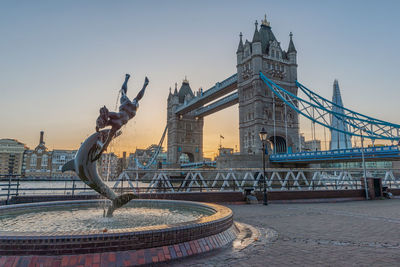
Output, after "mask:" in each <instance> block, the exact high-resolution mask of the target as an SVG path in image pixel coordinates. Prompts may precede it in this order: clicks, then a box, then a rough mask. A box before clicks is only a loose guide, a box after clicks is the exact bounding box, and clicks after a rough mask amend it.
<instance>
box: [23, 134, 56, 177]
mask: <svg viewBox="0 0 400 267" xmlns="http://www.w3.org/2000/svg"><path fill="white" fill-rule="evenodd" d="M43 136H44V132H43V131H41V132H40V139H39V144H38V145H37V146H36V148H35V149H34V150H27V151H26V153H25V159H24V160H25V176H26V177H41V178H45V177H51V157H52V153H51V151H48V149H47V147H46V146H45V142H44V138H43Z"/></svg>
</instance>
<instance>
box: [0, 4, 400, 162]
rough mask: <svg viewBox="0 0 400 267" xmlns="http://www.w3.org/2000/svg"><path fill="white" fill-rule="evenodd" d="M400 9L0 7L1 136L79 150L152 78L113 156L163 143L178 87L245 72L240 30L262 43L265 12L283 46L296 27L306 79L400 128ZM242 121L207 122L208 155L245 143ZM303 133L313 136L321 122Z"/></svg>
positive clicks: (220, 118)
mask: <svg viewBox="0 0 400 267" xmlns="http://www.w3.org/2000/svg"><path fill="white" fill-rule="evenodd" d="M398 10H400V2H399V1H364V0H363V1H361V0H360V1H357V0H353V1H311V0H304V1H294V0H293V1H289V0H283V1H269V0H263V1H209V0H201V1H151V0H149V1H121V0H120V1H90V0H86V1H75V0H69V1H41V0H38V1H1V2H0V36H1V42H0V114H1V116H0V138H13V139H17V140H19V141H21V142H23V143H25V144H27V145H28V146H29V147H30V148H34V147H35V146H36V145H37V144H38V140H39V132H40V131H41V130H43V131H45V141H46V146H47V147H48V148H49V149H77V148H78V146H79V144H80V143H81V142H82V141H83V140H84V139H85V138H86V137H88V136H89V135H90V134H91V133H92V132H93V131H94V127H95V121H96V118H97V116H98V111H99V108H100V107H102V106H103V105H106V106H107V107H109V109H110V110H113V109H115V108H116V101H117V96H118V90H119V89H120V87H121V84H122V82H123V79H124V75H125V73H130V74H131V75H132V76H131V79H130V81H129V87H128V88H129V89H128V96H130V97H131V98H132V97H134V96H135V95H136V93H137V92H138V90H139V89H140V88H141V86H142V84H143V80H144V77H145V76H146V75H147V76H148V77H149V80H150V84H149V86H148V88H147V91H146V94H145V96H144V98H143V99H142V101H141V102H140V108H139V110H138V112H137V115H136V117H135V118H134V119H133V120H131V121H129V122H128V124H127V126H125V128H124V129H123V134H122V135H121V136H120V137H118V138H117V140H116V141H115V142H114V144H113V145H112V147H111V149H112V151H114V152H116V153H121V152H122V151H128V152H133V151H134V150H135V148H145V147H147V146H149V145H151V144H153V143H158V141H159V139H160V137H161V135H162V131H163V129H164V127H165V124H166V116H167V114H166V104H167V97H168V93H169V87H173V86H174V84H175V82H177V83H178V84H179V85H180V84H181V83H182V80H183V79H184V77H185V75H186V76H187V78H188V80H189V82H190V86H191V88H192V89H193V90H197V89H198V88H200V87H202V88H204V90H206V89H207V88H210V87H211V86H212V85H214V84H215V83H216V82H218V81H221V80H223V79H225V78H227V77H228V76H230V75H232V74H234V73H235V72H236V49H237V45H238V41H239V33H240V32H243V37H244V39H249V40H251V39H252V36H253V32H254V21H255V20H258V21H260V20H261V19H262V18H263V17H264V14H267V19H268V21H270V23H271V27H272V31H273V32H274V34H275V36H276V37H277V39H278V41H279V42H281V47H282V48H283V49H285V50H286V49H287V46H288V42H289V32H291V31H292V32H293V40H294V44H295V46H296V49H297V52H298V58H297V62H298V80H299V81H300V82H301V83H302V84H304V85H306V86H307V87H308V88H310V89H312V90H313V91H315V92H317V93H318V94H320V95H322V96H325V97H327V98H331V97H332V84H333V80H334V79H335V78H336V79H338V80H339V85H340V88H341V93H342V98H343V102H344V105H345V106H346V107H347V108H350V109H353V110H356V111H358V112H360V113H363V114H366V115H370V116H373V117H376V118H379V119H382V120H386V121H389V122H393V123H400V118H399V115H398V114H399V111H400V108H399V106H398V103H399V99H400V88H399V87H400V85H399V83H398V81H397V78H398V77H399V76H400V69H399V62H400V53H399V51H398V50H399V49H400V19H399V16H398ZM238 116H239V114H238V106H237V105H236V106H233V107H230V108H228V109H225V110H223V111H221V112H218V113H216V114H213V115H211V116H208V117H206V118H205V124H204V148H203V150H204V152H205V156H208V157H212V156H213V155H214V153H215V151H216V150H217V147H218V145H219V142H220V140H219V136H220V134H221V135H223V136H224V137H225V138H224V139H223V140H222V145H223V146H226V147H233V148H235V146H237V148H239V134H238V127H239V124H238ZM301 131H302V132H303V133H304V134H305V136H306V139H309V137H310V124H309V123H308V122H306V121H304V120H301ZM322 132H323V131H322V130H321V129H319V130H318V133H317V138H319V139H322V137H321V134H322ZM164 145H165V146H166V143H165V144H164Z"/></svg>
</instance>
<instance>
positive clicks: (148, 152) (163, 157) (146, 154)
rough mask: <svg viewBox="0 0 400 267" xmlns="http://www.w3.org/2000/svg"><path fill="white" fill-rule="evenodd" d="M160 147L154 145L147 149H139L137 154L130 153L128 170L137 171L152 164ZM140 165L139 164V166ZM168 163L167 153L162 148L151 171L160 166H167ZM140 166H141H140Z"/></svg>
mask: <svg viewBox="0 0 400 267" xmlns="http://www.w3.org/2000/svg"><path fill="white" fill-rule="evenodd" d="M157 149H158V146H157V145H155V144H153V145H151V146H149V147H147V148H146V149H140V148H137V149H136V151H135V153H130V154H129V157H128V160H127V161H128V168H129V169H136V168H141V167H142V166H146V165H147V164H149V163H150V161H151V159H152V158H153V156H154V155H155V153H156V152H157ZM137 163H139V164H137ZM166 163H167V153H166V152H164V148H163V147H161V148H160V151H159V152H158V155H157V157H156V159H155V160H154V161H153V164H152V166H150V168H151V169H155V168H157V166H158V164H162V165H165V164H166ZM138 165H139V166H138Z"/></svg>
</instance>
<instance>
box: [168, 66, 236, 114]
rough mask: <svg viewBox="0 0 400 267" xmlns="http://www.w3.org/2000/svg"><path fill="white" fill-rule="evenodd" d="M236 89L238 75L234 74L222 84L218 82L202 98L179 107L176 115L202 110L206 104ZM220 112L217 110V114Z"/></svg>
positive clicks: (196, 98)
mask: <svg viewBox="0 0 400 267" xmlns="http://www.w3.org/2000/svg"><path fill="white" fill-rule="evenodd" d="M236 89H237V74H233V75H232V76H230V77H228V78H226V79H225V80H223V81H222V82H218V83H216V84H215V85H214V86H213V87H211V88H210V89H208V90H206V91H204V92H203V94H202V95H201V96H200V97H195V98H193V99H192V100H191V101H189V102H188V103H186V104H184V105H182V106H179V107H178V108H177V109H176V111H175V114H176V115H183V114H185V113H188V112H190V111H193V110H195V109H198V108H201V107H203V106H204V105H205V104H207V103H210V102H211V101H214V100H216V99H218V98H220V97H222V96H224V95H226V94H229V93H231V92H233V91H235V90H236ZM229 97H231V98H232V96H228V98H229ZM217 102H218V101H217ZM236 103H237V102H236ZM236 103H235V104H236ZM231 105H233V104H232V103H231ZM225 107H226V106H225ZM214 108H215V104H214ZM218 110H219V109H218ZM218 110H215V112H216V111H218ZM210 114H211V113H210ZM207 115H209V114H207ZM203 116H205V115H203Z"/></svg>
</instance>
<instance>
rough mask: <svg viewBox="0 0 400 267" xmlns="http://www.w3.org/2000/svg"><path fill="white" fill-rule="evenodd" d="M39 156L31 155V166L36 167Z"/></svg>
mask: <svg viewBox="0 0 400 267" xmlns="http://www.w3.org/2000/svg"><path fill="white" fill-rule="evenodd" d="M36 162H37V156H36V154H32V155H31V166H36Z"/></svg>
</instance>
